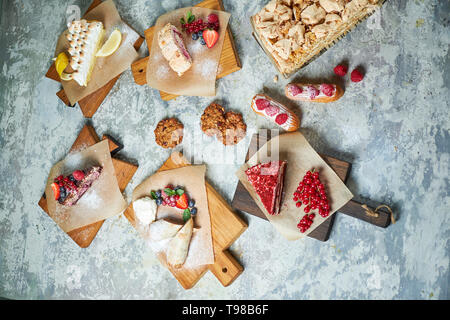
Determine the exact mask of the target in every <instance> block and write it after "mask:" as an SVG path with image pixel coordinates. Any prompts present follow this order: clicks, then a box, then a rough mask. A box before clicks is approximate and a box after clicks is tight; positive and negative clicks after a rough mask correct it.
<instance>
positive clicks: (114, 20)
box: [55, 0, 139, 105]
mask: <svg viewBox="0 0 450 320" xmlns="http://www.w3.org/2000/svg"><path fill="white" fill-rule="evenodd" d="M83 19H86V20H88V21H92V20H97V21H100V22H102V23H103V26H104V28H105V31H106V32H105V39H104V41H106V40H107V39H108V37H109V35H110V34H111V33H112V32H113V31H114V30H115V29H119V30H120V32H121V33H122V43H121V45H120V47H119V49H117V51H116V52H115V53H113V54H112V55H111V56H109V57H104V58H100V57H99V58H97V59H96V62H95V66H94V70H93V71H92V75H91V80H90V81H89V82H88V85H87V86H86V87H82V86H80V85H79V84H78V83H77V82H76V81H74V80H71V81H62V80H61V84H62V86H63V88H64V92H65V93H66V95H67V98H68V99H69V101H70V103H71V104H72V105H74V104H75V103H76V102H78V101H79V100H81V99H83V98H85V97H86V96H88V95H89V94H91V93H93V92H95V91H97V90H98V89H100V88H102V87H103V86H105V85H106V84H107V83H108V82H109V81H111V80H112V79H114V78H115V77H117V76H118V75H120V74H121V73H123V72H124V71H125V70H127V69H128V68H129V67H130V66H131V64H132V63H133V62H134V61H135V60H136V59H137V58H138V57H139V55H138V53H137V51H136V49H134V47H133V45H134V43H135V42H136V41H137V39H138V38H139V34H137V33H136V32H135V31H134V30H133V29H131V28H130V27H129V26H128V25H127V24H126V23H125V22H123V21H122V19H121V18H120V15H119V12H118V11H117V9H116V6H115V5H114V2H113V1H112V0H107V1H105V2H103V3H102V4H100V5H98V6H97V7H95V8H94V9H92V10H91V11H89V12H88V13H87V14H86V15H85V16H84V17H83ZM67 33H68V31H67V29H66V30H65V31H64V33H63V34H62V35H61V36H60V37H59V39H58V43H57V45H56V50H55V57H57V56H58V54H59V53H60V52H66V53H67V50H68V48H69V47H70V46H69V41H68V40H67V39H66V34H67ZM67 54H68V53H67ZM68 56H69V57H70V55H69V54H68Z"/></svg>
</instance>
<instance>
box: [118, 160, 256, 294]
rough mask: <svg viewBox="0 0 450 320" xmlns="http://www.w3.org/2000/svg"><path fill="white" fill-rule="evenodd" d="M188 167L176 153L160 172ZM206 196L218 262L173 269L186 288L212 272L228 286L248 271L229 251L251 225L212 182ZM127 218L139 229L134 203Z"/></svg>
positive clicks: (171, 270) (216, 260) (208, 185)
mask: <svg viewBox="0 0 450 320" xmlns="http://www.w3.org/2000/svg"><path fill="white" fill-rule="evenodd" d="M173 158H175V159H177V160H178V159H181V161H177V162H174V161H173V160H172V159H173ZM188 165H190V163H189V162H188V160H187V159H186V158H184V156H183V155H182V154H181V153H179V152H175V153H173V154H172V156H171V157H169V159H168V160H167V161H166V162H165V163H164V164H163V166H162V167H161V168H160V169H159V170H158V171H164V170H170V169H175V168H180V167H184V166H188ZM206 193H207V195H208V206H209V213H210V216H211V234H212V239H213V248H214V258H215V262H214V264H211V265H203V266H199V267H198V268H196V269H183V268H181V269H173V268H170V267H169V270H170V272H171V273H172V274H173V276H174V277H175V278H176V279H177V280H178V282H179V283H180V284H181V285H182V286H183V288H185V289H190V288H192V287H193V286H194V285H195V284H196V283H197V281H198V280H200V278H201V277H202V276H203V275H204V274H205V272H206V271H208V270H210V271H211V272H212V273H213V274H214V275H215V276H216V278H217V279H218V280H219V281H220V283H222V285H223V286H225V287H226V286H228V285H230V284H231V283H232V282H233V281H234V280H236V278H237V277H238V276H239V275H240V274H241V273H242V271H243V270H244V268H243V267H242V265H241V264H240V263H239V262H238V261H237V260H236V259H235V258H234V257H233V255H232V254H231V253H230V252H229V251H228V248H229V247H230V246H231V245H232V244H233V242H234V241H236V239H238V238H239V236H240V235H241V234H242V233H243V232H244V231H245V230H246V229H247V223H245V222H244V221H243V220H242V219H241V218H240V217H239V216H238V215H237V214H236V213H235V212H234V211H233V209H232V208H231V207H230V205H229V204H228V203H227V202H226V201H225V199H223V197H222V196H221V195H220V194H219V193H217V191H216V190H214V188H213V187H212V186H211V185H210V184H209V183H208V182H206ZM124 215H125V217H127V219H128V220H129V221H130V223H131V224H132V225H133V227H135V228H136V219H135V215H134V211H133V206H132V204H130V206H129V207H128V208H127V210H125V212H124Z"/></svg>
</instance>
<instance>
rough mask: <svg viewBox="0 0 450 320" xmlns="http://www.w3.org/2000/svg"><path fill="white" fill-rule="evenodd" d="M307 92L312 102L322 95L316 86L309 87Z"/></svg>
mask: <svg viewBox="0 0 450 320" xmlns="http://www.w3.org/2000/svg"><path fill="white" fill-rule="evenodd" d="M307 90H308V93H309V98H310V99H311V100H314V99H315V98H316V97H317V96H318V95H319V94H320V91H319V90H318V89H317V88H316V87H314V86H308V87H307Z"/></svg>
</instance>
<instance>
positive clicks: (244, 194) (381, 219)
mask: <svg viewBox="0 0 450 320" xmlns="http://www.w3.org/2000/svg"><path fill="white" fill-rule="evenodd" d="M270 139H271V131H270V130H260V131H259V134H254V135H253V137H252V140H251V142H250V145H249V151H248V152H247V156H246V158H245V161H246V162H247V161H248V159H250V158H251V157H252V156H253V155H254V154H255V152H256V151H257V150H259V149H260V148H261V147H262V146H263V145H264V144H265V143H266V142H267V141H269V140H270ZM320 156H321V157H322V158H323V159H324V160H325V162H326V163H327V164H328V165H329V166H330V167H331V168H332V169H333V170H334V171H335V172H336V174H337V175H338V176H339V178H340V179H341V180H342V181H343V182H344V183H346V181H347V177H348V175H349V173H350V168H351V164H350V163H348V162H346V161H342V160H339V159H336V158H333V157H330V156H327V155H324V154H321V155H320ZM286 197H288V195H286ZM232 207H233V208H235V209H238V210H241V211H244V212H247V213H249V214H251V215H254V216H257V217H259V218H262V219H265V220H267V218H266V216H265V215H264V213H263V212H262V211H261V210H260V209H259V207H258V205H257V204H256V203H255V202H254V201H253V199H252V197H251V196H250V194H249V193H248V191H247V189H245V187H244V185H243V184H242V183H241V182H240V181H239V182H238V184H237V187H236V191H235V193H234V197H233V201H232ZM369 208H370V206H369ZM371 209H372V210H373V208H371ZM339 212H341V213H344V214H346V215H349V216H352V217H354V218H358V219H361V220H363V221H365V222H368V223H371V224H373V225H376V226H379V227H382V228H386V227H387V226H388V225H389V224H390V221H391V220H390V213H389V212H387V211H386V210H379V211H378V213H379V216H378V217H372V216H369V215H367V214H366V211H365V210H364V209H363V208H362V207H361V203H358V202H356V201H354V200H351V201H349V202H348V203H347V204H346V205H344V206H343V207H342V208H340V209H339ZM336 214H337V213H336ZM336 214H333V215H332V216H331V217H330V218H328V219H326V220H325V221H324V222H323V223H322V224H321V225H319V226H318V227H317V228H316V229H315V230H314V231H312V232H311V233H310V234H309V235H308V237H311V238H314V239H317V240H320V241H327V240H328V239H329V237H330V233H331V230H332V227H333V223H334V219H335V216H336Z"/></svg>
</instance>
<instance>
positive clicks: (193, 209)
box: [191, 208, 197, 216]
mask: <svg viewBox="0 0 450 320" xmlns="http://www.w3.org/2000/svg"><path fill="white" fill-rule="evenodd" d="M191 214H192V215H193V216H194V215H196V214H197V208H192V209H191Z"/></svg>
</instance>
